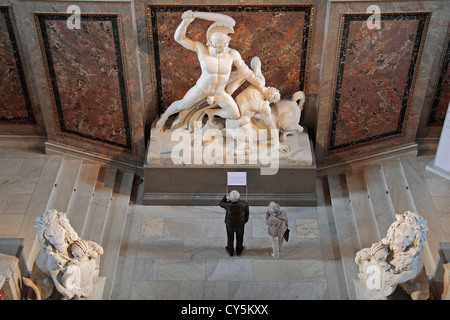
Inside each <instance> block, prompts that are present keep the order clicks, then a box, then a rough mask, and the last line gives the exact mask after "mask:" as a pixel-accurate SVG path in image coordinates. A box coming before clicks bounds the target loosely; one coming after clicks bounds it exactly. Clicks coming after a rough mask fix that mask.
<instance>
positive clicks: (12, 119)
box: [0, 7, 35, 124]
mask: <svg viewBox="0 0 450 320" xmlns="http://www.w3.org/2000/svg"><path fill="white" fill-rule="evenodd" d="M15 27H16V26H15V25H14V21H13V17H12V12H11V10H10V8H8V7H0V122H1V123H6V124H12V123H34V122H35V119H34V114H33V110H32V106H31V103H30V98H29V93H28V88H27V83H26V80H25V74H24V69H23V63H22V57H21V52H20V48H19V42H18V38H17V36H16V33H15Z"/></svg>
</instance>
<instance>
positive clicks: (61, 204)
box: [48, 159, 82, 212]
mask: <svg viewBox="0 0 450 320" xmlns="http://www.w3.org/2000/svg"><path fill="white" fill-rule="evenodd" d="M81 162H82V160H66V159H65V160H64V161H63V162H62V164H61V168H60V170H59V173H58V178H57V179H56V181H55V184H54V186H53V190H52V193H51V197H50V200H49V203H48V208H49V209H55V210H58V211H60V212H66V211H67V207H68V206H69V202H70V197H71V195H72V190H73V188H74V185H75V182H76V179H77V176H78V172H79V171H80V166H81Z"/></svg>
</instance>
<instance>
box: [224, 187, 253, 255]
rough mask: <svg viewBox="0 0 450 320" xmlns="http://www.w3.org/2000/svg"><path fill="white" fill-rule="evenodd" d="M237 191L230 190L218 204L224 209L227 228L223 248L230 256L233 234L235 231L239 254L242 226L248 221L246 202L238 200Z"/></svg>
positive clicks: (242, 240) (242, 239)
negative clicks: (225, 244)
mask: <svg viewBox="0 0 450 320" xmlns="http://www.w3.org/2000/svg"><path fill="white" fill-rule="evenodd" d="M239 197H240V195H239V192H237V191H236V190H233V191H231V192H230V193H229V194H227V195H225V196H224V197H223V198H222V200H220V203H219V205H220V206H221V207H222V208H224V209H225V210H226V213H225V225H226V228H227V246H226V247H225V250H226V251H227V252H228V254H229V255H230V256H233V252H234V247H233V245H234V234H235V233H236V253H237V255H238V256H239V255H241V253H242V250H243V249H244V247H243V246H242V244H243V242H244V227H245V224H246V223H247V221H248V216H249V209H248V204H247V202H245V201H243V200H239Z"/></svg>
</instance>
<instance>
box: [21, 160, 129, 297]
mask: <svg viewBox="0 0 450 320" xmlns="http://www.w3.org/2000/svg"><path fill="white" fill-rule="evenodd" d="M133 178H134V173H132V172H120V171H118V170H117V169H116V168H108V167H102V166H101V165H100V164H97V163H92V162H89V161H85V160H81V159H74V158H67V157H65V156H62V155H48V156H47V157H46V159H45V164H44V167H43V169H42V171H41V174H40V176H39V179H38V182H37V185H36V190H37V191H36V192H35V194H34V195H33V198H32V200H31V202H30V205H29V209H28V210H27V213H26V215H25V218H24V219H25V221H24V222H25V223H22V227H21V230H20V231H19V235H20V236H21V237H23V238H24V239H25V246H24V259H25V261H26V264H27V268H28V271H30V270H31V269H32V267H33V263H34V260H35V258H36V256H37V253H38V252H39V250H40V245H39V243H38V242H37V238H36V230H35V229H34V227H33V225H34V224H35V220H36V218H37V217H38V216H39V215H40V214H41V213H42V212H44V211H45V210H48V209H56V210H58V211H61V212H66V213H67V217H68V219H69V221H70V224H71V225H72V227H73V228H74V230H75V231H76V232H77V233H78V235H79V236H80V237H81V238H82V239H85V240H92V241H95V242H97V243H98V244H100V245H101V246H102V247H103V249H104V254H103V255H102V256H101V258H100V272H99V277H100V278H101V279H102V280H103V281H102V282H101V286H103V285H104V287H103V288H100V290H102V289H103V295H102V297H103V299H110V297H111V293H112V289H113V283H114V277H115V274H116V268H117V264H118V260H119V252H120V245H121V242H122V237H123V231H124V227H125V222H126V217H127V212H128V207H129V202H130V197H131V194H132V190H133ZM49 195H50V196H49Z"/></svg>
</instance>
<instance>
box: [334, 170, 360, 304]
mask: <svg viewBox="0 0 450 320" xmlns="http://www.w3.org/2000/svg"><path fill="white" fill-rule="evenodd" d="M328 185H329V188H330V196H331V203H332V207H333V215H334V221H335V224H336V234H337V238H338V241H339V249H340V252H341V259H342V266H343V270H344V276H345V282H346V285H347V292H348V298H349V299H350V300H355V299H356V293H355V286H354V283H353V280H354V279H358V266H357V264H356V263H355V255H356V252H357V251H358V250H359V249H360V247H361V246H360V244H359V239H357V232H356V228H355V221H354V218H353V217H352V215H353V212H352V209H351V203H350V199H349V195H348V190H347V186H346V181H345V177H344V175H340V174H330V175H328Z"/></svg>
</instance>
